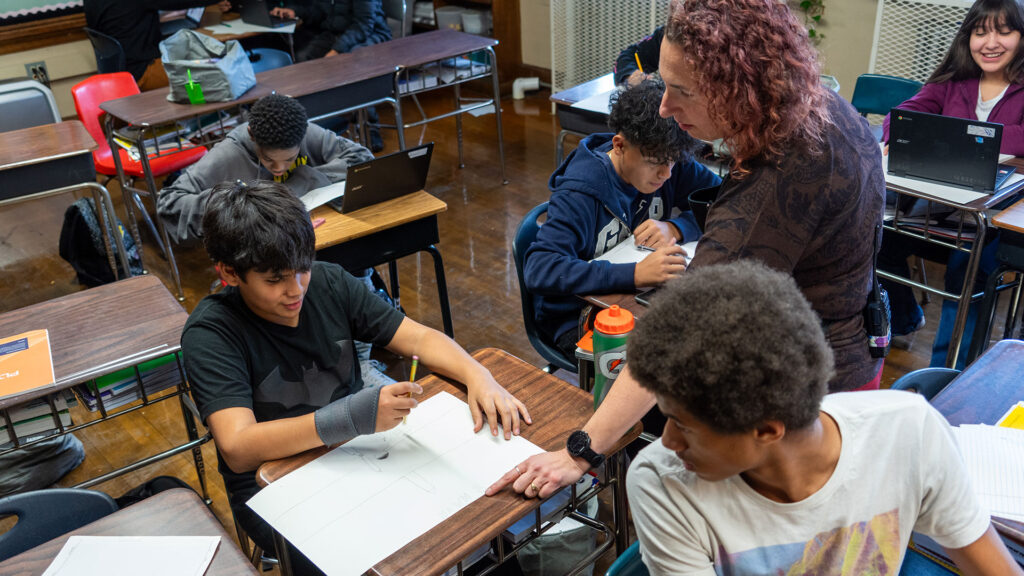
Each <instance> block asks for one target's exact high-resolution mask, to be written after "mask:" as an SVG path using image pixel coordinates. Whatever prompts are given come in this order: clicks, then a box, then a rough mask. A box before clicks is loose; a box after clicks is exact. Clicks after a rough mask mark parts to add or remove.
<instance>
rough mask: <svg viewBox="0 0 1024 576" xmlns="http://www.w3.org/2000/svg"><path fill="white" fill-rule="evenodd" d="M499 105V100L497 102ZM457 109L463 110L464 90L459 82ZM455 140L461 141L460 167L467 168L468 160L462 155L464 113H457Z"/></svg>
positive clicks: (456, 88)
mask: <svg viewBox="0 0 1024 576" xmlns="http://www.w3.org/2000/svg"><path fill="white" fill-rule="evenodd" d="M494 105H495V107H497V105H498V104H497V102H495V104H494ZM455 109H456V110H462V92H461V90H459V84H456V85H455ZM455 141H456V142H458V143H459V168H465V167H466V162H465V160H464V158H463V156H462V114H456V115H455Z"/></svg>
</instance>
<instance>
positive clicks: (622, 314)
mask: <svg viewBox="0 0 1024 576" xmlns="http://www.w3.org/2000/svg"><path fill="white" fill-rule="evenodd" d="M594 329H595V330H598V331H600V332H602V333H604V334H625V333H627V332H629V331H630V330H632V329H633V313H632V312H630V311H629V310H626V309H624V308H619V307H618V306H611V307H610V308H607V309H605V310H601V311H600V312H598V313H597V318H595V319H594Z"/></svg>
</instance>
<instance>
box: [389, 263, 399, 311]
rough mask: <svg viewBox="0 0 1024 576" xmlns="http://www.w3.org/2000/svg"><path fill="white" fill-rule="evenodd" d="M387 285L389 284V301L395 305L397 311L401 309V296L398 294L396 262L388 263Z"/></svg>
mask: <svg viewBox="0 0 1024 576" xmlns="http://www.w3.org/2000/svg"><path fill="white" fill-rule="evenodd" d="M388 283H389V284H391V301H392V302H393V303H394V304H395V308H396V309H398V310H401V309H402V296H401V294H399V292H398V291H399V283H398V261H397V260H391V261H389V262H388Z"/></svg>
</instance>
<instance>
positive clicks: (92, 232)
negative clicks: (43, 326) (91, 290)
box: [59, 197, 142, 287]
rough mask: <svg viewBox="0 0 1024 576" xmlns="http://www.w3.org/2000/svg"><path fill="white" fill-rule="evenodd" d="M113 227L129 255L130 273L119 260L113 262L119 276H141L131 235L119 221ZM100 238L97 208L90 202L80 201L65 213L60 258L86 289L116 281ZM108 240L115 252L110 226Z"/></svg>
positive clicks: (84, 199)
mask: <svg viewBox="0 0 1024 576" xmlns="http://www.w3.org/2000/svg"><path fill="white" fill-rule="evenodd" d="M116 226H117V233H118V234H120V235H121V241H122V242H123V243H124V248H125V252H127V254H128V267H129V269H130V271H131V272H130V274H126V273H125V270H124V263H123V262H121V259H120V258H114V260H115V261H116V262H117V271H118V275H119V276H128V275H132V276H135V275H139V274H142V260H141V258H140V257H139V250H138V247H136V246H135V242H134V241H133V240H132V236H131V234H128V233H127V232H126V231H125V229H124V224H122V223H121V221H120V220H117V221H116ZM102 234H103V232H101V230H100V223H99V219H98V218H97V217H96V204H95V203H94V202H93V199H92V198H89V197H86V198H79V199H78V200H76V201H75V202H74V203H73V204H71V205H70V206H68V208H67V210H65V211H64V225H63V226H62V227H61V229H60V244H59V251H60V257H61V258H63V259H64V260H67V262H68V264H71V267H72V268H74V269H75V272H76V273H77V274H78V281H79V282H81V283H82V284H85V285H86V286H89V287H92V286H99V285H100V284H107V283H109V282H113V281H114V280H116V278H114V274H113V272H112V271H111V270H110V262H109V261H108V260H107V252H106V248H105V247H104V246H103V236H102ZM107 237H108V238H109V240H110V246H111V248H112V249H115V250H116V248H114V247H115V246H116V245H117V242H116V241H115V240H114V235H113V233H111V232H110V228H109V223H108V228H107Z"/></svg>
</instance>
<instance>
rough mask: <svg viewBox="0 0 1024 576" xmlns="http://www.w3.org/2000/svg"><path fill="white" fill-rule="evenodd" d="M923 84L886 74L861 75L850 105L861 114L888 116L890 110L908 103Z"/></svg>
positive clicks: (855, 85)
mask: <svg viewBox="0 0 1024 576" xmlns="http://www.w3.org/2000/svg"><path fill="white" fill-rule="evenodd" d="M921 86H923V84H921V83H920V82H918V81H917V80H911V79H909V78H900V77H899V76H886V75H884V74H861V75H860V76H858V77H857V83H856V84H854V86H853V98H852V99H851V100H850V104H853V107H854V108H856V109H857V112H860V114H861V116H867V115H868V114H883V115H884V114H888V113H889V111H890V110H892V109H893V108H894V107H896V106H899V105H900V104H902V103H904V102H906V101H907V100H909V99H910V98H911V97H913V96H914V95H915V94H917V93H918V91H920V90H921Z"/></svg>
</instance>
